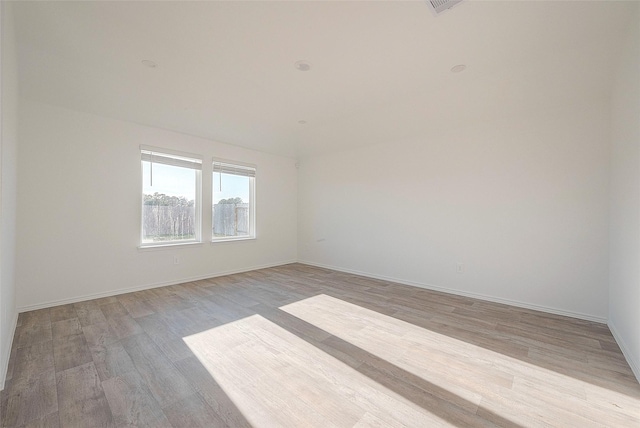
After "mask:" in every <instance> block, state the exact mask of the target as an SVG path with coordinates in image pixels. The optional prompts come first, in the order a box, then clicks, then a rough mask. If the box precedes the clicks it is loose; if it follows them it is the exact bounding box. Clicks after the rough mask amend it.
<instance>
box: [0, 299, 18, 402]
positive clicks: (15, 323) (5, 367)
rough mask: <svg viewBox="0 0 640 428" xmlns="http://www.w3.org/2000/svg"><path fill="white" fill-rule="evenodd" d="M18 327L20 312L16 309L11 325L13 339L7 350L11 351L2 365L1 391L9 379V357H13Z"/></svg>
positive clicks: (0, 375) (0, 371) (0, 376)
mask: <svg viewBox="0 0 640 428" xmlns="http://www.w3.org/2000/svg"><path fill="white" fill-rule="evenodd" d="M17 327H18V312H17V311H16V313H15V315H14V316H13V325H12V326H11V340H10V341H9V348H8V349H7V351H8V352H9V353H8V355H7V356H6V357H7V359H6V363H5V364H4V365H3V367H0V392H2V391H3V390H4V383H5V381H6V380H7V370H9V358H11V347H12V345H13V340H14V336H15V335H16V328H17Z"/></svg>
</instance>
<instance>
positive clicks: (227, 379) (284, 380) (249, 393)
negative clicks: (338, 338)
mask: <svg viewBox="0 0 640 428" xmlns="http://www.w3.org/2000/svg"><path fill="white" fill-rule="evenodd" d="M184 341H185V343H186V344H187V345H188V346H189V347H190V348H191V350H192V351H193V353H194V354H195V355H196V356H197V357H198V359H199V360H200V362H201V363H202V364H203V365H204V366H205V367H206V369H207V370H208V371H209V373H211V375H212V376H213V377H214V378H215V380H216V381H217V382H218V384H219V385H220V386H221V387H222V388H223V389H224V391H225V393H226V394H227V395H228V396H229V397H230V398H231V399H232V400H233V402H234V403H235V405H236V406H237V407H238V409H239V410H240V411H241V412H242V413H243V415H244V416H245V418H246V419H247V420H248V421H249V422H250V423H251V424H252V425H253V426H255V427H259V426H298V427H301V426H318V427H331V426H350V427H351V426H385V427H386V426H415V427H425V426H430V427H431V426H447V423H446V422H445V421H443V420H441V419H439V418H438V417H437V416H435V415H433V414H431V413H429V412H428V411H426V410H425V409H423V408H421V407H420V406H418V405H416V404H414V403H413V402H411V401H410V400H408V399H406V398H404V397H402V396H401V395H399V394H397V393H395V392H393V391H391V390H389V389H388V388H385V387H384V386H382V385H380V384H378V383H376V382H374V381H373V380H372V379H370V378H369V377H367V376H365V375H363V374H361V373H359V372H358V371H356V370H354V369H353V368H351V367H349V366H348V365H346V364H344V363H343V362H341V361H339V360H337V359H336V358H334V357H332V356H330V355H328V354H326V353H325V352H323V351H321V350H319V349H318V348H316V347H315V346H313V345H311V344H309V343H307V342H306V341H304V340H302V339H300V338H299V337H297V336H295V335H294V334H292V333H290V332H288V331H287V330H285V329H283V328H282V327H280V326H278V325H276V324H274V323H272V322H271V321H269V320H267V319H265V318H263V317H262V316H260V315H252V316H250V317H247V318H244V319H241V320H238V321H235V322H232V323H229V324H225V325H223V326H220V327H216V328H213V329H210V330H207V331H204V332H201V333H198V334H194V335H192V336H188V337H185V338H184Z"/></svg>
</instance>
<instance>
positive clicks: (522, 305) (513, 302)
mask: <svg viewBox="0 0 640 428" xmlns="http://www.w3.org/2000/svg"><path fill="white" fill-rule="evenodd" d="M298 263H302V264H305V265H309V266H316V267H320V268H324V269H331V270H336V271H339V272H345V273H351V274H353V275H360V276H365V277H367V278H374V279H380V280H383V281H389V282H396V283H398V284H404V285H411V286H414V287H419V288H424V289H427V290H434V291H441V292H443V293H448V294H455V295H458V296H464V297H471V298H474V299H478V300H485V301H488V302H494V303H502V304H504V305H510V306H517V307H519V308H525V309H531V310H534V311H540V312H547V313H550V314H555V315H562V316H565V317H571V318H578V319H582V320H586V321H593V322H597V323H601V324H606V323H607V319H606V318H602V317H596V316H593V315H587V314H583V313H580V312H572V311H566V310H563V309H557V308H551V307H547V306H540V305H534V304H531V303H525V302H520V301H517V300H510V299H502V298H500V297H493V296H487V295H484V294H478V293H470V292H467V291H460V290H454V289H451V288H446V287H439V286H437V285H431V284H423V283H420V282H415V281H408V280H405V279H400V278H393V277H388V276H384V275H376V274H372V273H368V272H361V271H357V270H353V269H347V268H342V267H339V266H330V265H324V264H322V263H315V262H310V261H305V260H298Z"/></svg>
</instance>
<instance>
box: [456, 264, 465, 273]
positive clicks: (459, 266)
mask: <svg viewBox="0 0 640 428" xmlns="http://www.w3.org/2000/svg"><path fill="white" fill-rule="evenodd" d="M463 272H464V263H461V262H458V263H456V273H463Z"/></svg>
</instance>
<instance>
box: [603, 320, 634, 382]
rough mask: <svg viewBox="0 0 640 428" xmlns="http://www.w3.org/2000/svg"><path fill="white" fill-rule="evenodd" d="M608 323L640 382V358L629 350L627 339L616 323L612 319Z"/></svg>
mask: <svg viewBox="0 0 640 428" xmlns="http://www.w3.org/2000/svg"><path fill="white" fill-rule="evenodd" d="M607 325H608V326H609V330H611V334H612V335H613V338H614V339H615V340H616V342H618V346H619V347H620V350H621V351H622V355H624V358H625V359H626V360H627V363H628V364H629V367H631V371H632V372H633V374H634V375H635V376H636V379H637V380H638V382H639V383H640V366H639V364H640V363H639V362H638V359H637V358H634V357H635V356H634V355H633V354H632V353H631V351H630V350H629V347H628V346H627V344H626V343H625V341H624V340H623V339H622V336H621V335H620V333H618V330H617V329H616V327H615V325H614V324H613V323H612V322H611V320H609V322H608V323H607Z"/></svg>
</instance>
